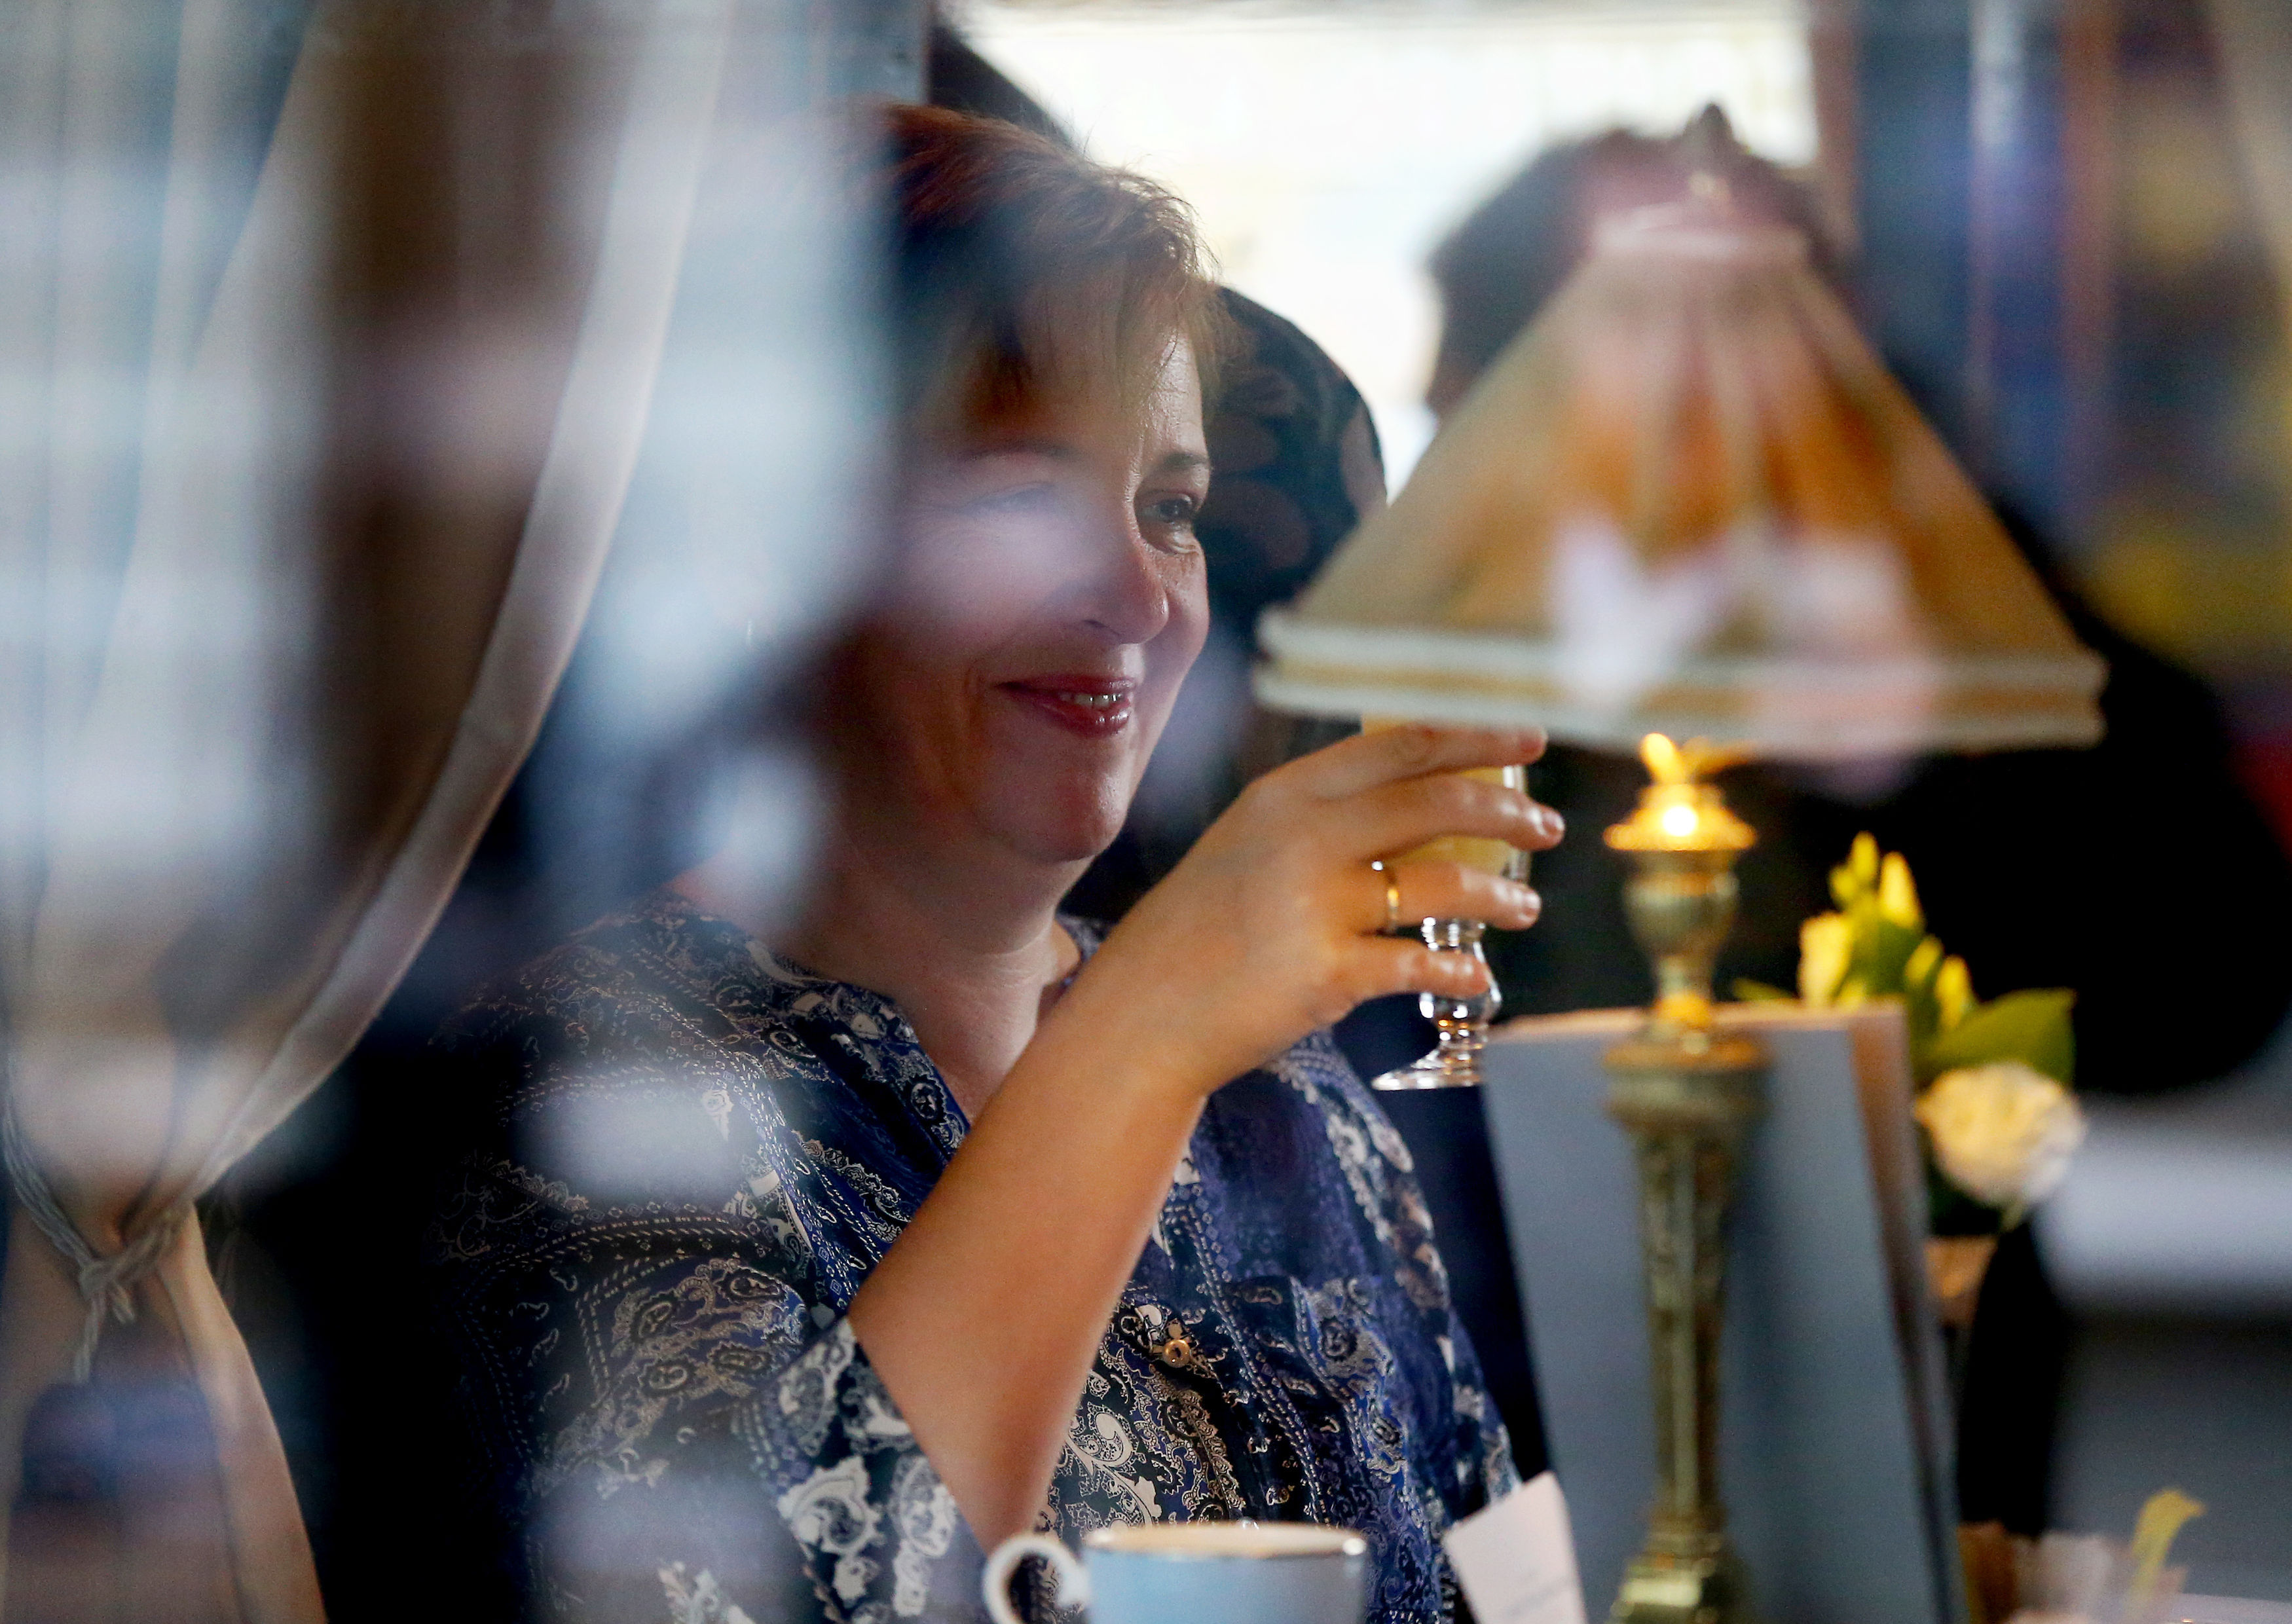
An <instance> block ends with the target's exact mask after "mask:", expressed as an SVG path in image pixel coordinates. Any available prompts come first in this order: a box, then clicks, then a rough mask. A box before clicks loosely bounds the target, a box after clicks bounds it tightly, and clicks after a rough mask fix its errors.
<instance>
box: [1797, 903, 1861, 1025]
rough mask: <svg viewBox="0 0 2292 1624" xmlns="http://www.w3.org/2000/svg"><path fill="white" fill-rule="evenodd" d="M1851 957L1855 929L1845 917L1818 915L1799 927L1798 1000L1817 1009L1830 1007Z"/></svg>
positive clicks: (1842, 915)
mask: <svg viewBox="0 0 2292 1624" xmlns="http://www.w3.org/2000/svg"><path fill="white" fill-rule="evenodd" d="M1853 957H1854V927H1853V926H1852V925H1851V924H1849V923H1848V922H1847V918H1846V916H1845V915H1844V914H1817V915H1816V916H1815V917H1813V918H1812V919H1809V920H1808V921H1807V922H1806V923H1805V924H1804V925H1800V926H1799V927H1798V996H1799V997H1800V998H1804V1000H1805V1001H1806V1002H1807V1003H1809V1004H1811V1005H1813V1006H1815V1007H1817V1008H1821V1007H1822V1006H1826V1005H1828V1004H1829V1003H1830V1001H1831V1000H1832V999H1833V998H1836V996H1837V994H1838V990H1839V984H1840V983H1841V982H1844V981H1845V979H1846V966H1847V965H1848V963H1849V962H1850V961H1851V960H1852V958H1853Z"/></svg>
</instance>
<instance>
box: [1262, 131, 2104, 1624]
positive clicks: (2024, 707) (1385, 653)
mask: <svg viewBox="0 0 2292 1624" xmlns="http://www.w3.org/2000/svg"><path fill="white" fill-rule="evenodd" d="M1260 636H1261V640H1262V641H1263V645H1264V649H1265V651H1266V654H1267V655H1268V657H1269V658H1268V659H1267V662H1266V663H1265V664H1264V665H1263V667H1261V668H1260V671H1259V674H1258V677H1257V691H1258V695H1259V697H1260V699H1262V700H1263V702H1264V703H1266V704H1267V705H1269V706H1271V707H1276V708H1279V709H1285V710H1290V711H1295V712H1302V713H1305V714H1310V715H1328V716H1359V715H1378V716H1392V717H1407V718H1411V719H1417V720H1424V721H1446V722H1457V723H1488V724H1499V725H1515V724H1524V723H1533V724H1537V725H1540V726H1542V727H1543V728H1545V730H1546V731H1548V732H1549V733H1550V734H1551V735H1552V736H1553V737H1554V738H1555V739H1563V740H1568V741H1570V742H1574V743H1578V744H1583V745H1587V746H1592V747H1606V748H1610V749H1618V750H1621V749H1630V748H1633V747H1639V748H1640V749H1641V753H1642V757H1643V759H1644V760H1645V761H1646V763H1647V765H1648V767H1649V769H1650V776H1651V778H1652V780H1653V781H1652V782H1651V783H1650V786H1649V788H1647V789H1646V790H1645V791H1644V792H1643V793H1642V798H1641V803H1640V805H1639V808H1638V810H1637V811H1636V812H1634V815H1633V816H1632V817H1631V818H1629V819H1628V820H1626V821H1625V822H1623V823H1621V824H1619V825H1618V826H1617V827H1615V828H1611V829H1610V830H1608V831H1607V835H1606V838H1607V841H1608V844H1610V846H1612V847H1614V848H1616V849H1617V850H1618V851H1619V852H1623V853H1624V854H1625V856H1626V859H1627V860H1629V862H1630V863H1631V865H1632V875H1631V877H1630V879H1629V881H1628V882H1627V884H1626V910H1627V915H1628V917H1629V919H1630V921H1631V925H1632V929H1633V933H1634V936H1635V938H1636V939H1637V940H1638V941H1639V942H1640V944H1641V946H1642V949H1644V950H1646V951H1647V952H1648V953H1649V955H1650V957H1651V958H1652V959H1653V961H1654V968H1655V972H1656V985H1657V989H1658V992H1657V998H1656V1002H1655V1005H1654V1006H1653V1008H1652V1009H1651V1010H1650V1014H1649V1019H1648V1021H1647V1022H1646V1025H1645V1027H1644V1030H1642V1032H1641V1033H1640V1034H1639V1035H1638V1036H1636V1037H1634V1038H1631V1039H1629V1040H1627V1041H1626V1042H1624V1043H1622V1044H1619V1045H1618V1046H1617V1047H1616V1048H1615V1049H1614V1050H1613V1051H1611V1052H1610V1054H1609V1055H1608V1057H1607V1064H1608V1068H1609V1071H1610V1078H1611V1095H1610V1112H1611V1114H1612V1115H1614V1116H1615V1117H1616V1118H1617V1119H1618V1121H1619V1122H1620V1123H1621V1124H1622V1125H1623V1127H1624V1128H1625V1129H1626V1132H1628V1133H1629V1134H1630V1135H1631V1136H1632V1138H1633V1141H1634V1148H1635V1151H1636V1154H1637V1159H1638V1166H1639V1171H1640V1179H1641V1185H1642V1201H1641V1208H1642V1253H1643V1257H1644V1264H1645V1270H1646V1295H1647V1307H1648V1314H1649V1330H1650V1339H1651V1351H1652V1354H1653V1369H1654V1379H1655V1414H1656V1425H1657V1446H1656V1454H1657V1461H1658V1489H1657V1500H1656V1505H1655V1508H1654V1511H1653V1514H1652V1517H1651V1526H1650V1532H1649V1536H1648V1539H1647V1542H1646V1545H1645V1546H1644V1547H1643V1548H1642V1553H1641V1555H1639V1556H1638V1557H1637V1558H1635V1559H1634V1562H1633V1563H1632V1564H1631V1565H1630V1567H1629V1569H1628V1571H1627V1572H1626V1578H1625V1580H1624V1584H1623V1588H1622V1591H1621V1593H1620V1594H1619V1595H1618V1597H1617V1600H1616V1604H1615V1608H1614V1612H1613V1614H1612V1617H1613V1618H1614V1619H1616V1620H1626V1621H1628V1624H1658V1621H1661V1624H1721V1621H1723V1620H1738V1619H1741V1618H1743V1617H1744V1616H1746V1612H1747V1604H1746V1601H1745V1593H1744V1589H1743V1586H1742V1583H1741V1576H1740V1574H1739V1571H1737V1569H1736V1567H1735V1564H1734V1562H1733V1559H1732V1557H1731V1555H1730V1554H1729V1551H1728V1547H1727V1543H1726V1538H1725V1523H1724V1516H1723V1509H1722V1507H1721V1502H1720V1499H1719V1494H1718V1488H1717V1483H1716V1479H1715V1471H1716V1465H1717V1460H1718V1440H1717V1415H1716V1403H1715V1400H1716V1391H1717V1379H1718V1363H1719V1361H1718V1332H1719V1324H1720V1310H1721V1301H1722V1297H1721V1289H1722V1273H1721V1262H1722V1257H1723V1251H1722V1230H1723V1218H1724V1214H1725V1210H1726V1207H1727V1203H1728V1200H1729V1193H1730V1188H1731V1181H1732V1177H1733V1168H1734V1164H1735V1161H1736V1152H1737V1148H1738V1146H1739V1143H1740V1141H1741V1138H1742V1135H1743V1134H1744V1133H1745V1132H1746V1131H1747V1128H1748V1127H1749V1125H1750V1124H1751V1123H1752V1121H1753V1120H1754V1119H1755V1118H1756V1116H1757V1114H1758V1111H1759V1109H1760V1094H1761V1079H1762V1077H1763V1069H1764V1056H1763V1054H1762V1052H1761V1050H1760V1048H1759V1046H1757V1044H1756V1043H1755V1041H1754V1040H1752V1039H1750V1038H1746V1037H1743V1036H1740V1035H1735V1034H1730V1033H1725V1032H1721V1031H1718V1030H1715V1029H1714V1025H1713V1021H1712V998H1711V971H1712V962H1713V958H1714V957H1715V953H1716V951H1717V949H1718V947H1719V944H1720V942H1721V941H1723V938H1724V937H1725V935H1726V933H1727V929H1728V926H1729V924H1730V922H1731V919H1732V917H1733V913H1734V906H1735V896H1736V887H1735V879H1734V874H1733V863H1734V860H1735V858H1736V856H1737V854H1738V853H1739V852H1742V851H1743V850H1745V849H1747V847H1748V846H1750V845H1751V844H1752V843H1753V834H1752V831H1751V830H1750V829H1749V828H1747V826H1745V825H1744V824H1743V823H1742V822H1741V821H1740V820H1739V819H1737V818H1736V817H1734V815H1733V814H1732V813H1731V812H1729V811H1728V810H1727V808H1726V806H1725V804H1724V803H1723V800H1722V798H1721V796H1720V793H1719V790H1718V788H1716V787H1715V785H1713V784H1712V783H1710V782H1709V781H1708V779H1709V776H1710V775H1711V774H1712V773H1713V772H1716V771H1717V770H1718V769H1720V768H1721V767H1723V766H1725V765H1727V764H1731V763H1733V762H1737V761H1741V760H1744V759H1747V758H1748V757H1751V756H1755V755H1756V756H1765V757H1771V758H1784V759H1796V760H1812V761H1824V760H1843V759H1852V758H1865V757H1872V756H1904V755H1913V754H1919V753H1925V752H1930V751H1936V750H1985V749H1996V748H2004V747H2030V746H2046V745H2052V746H2069V745H2086V744H2090V743H2092V742H2093V741H2094V739H2098V738H2099V737H2100V733H2101V721H2100V715H2099V712H2098V709H2097V707H2096V705H2095V696H2096V694H2097V693H2098V691H2099V689H2100V686H2101V682H2102V675H2103V667H2102V663H2101V661H2100V660H2099V659H2097V658H2094V656H2093V655H2092V654H2091V653H2089V652H2087V651H2086V650H2084V649H2083V648H2081V647H2080V646H2079V645H2078V642H2077V641H2076V639H2075V638H2074V637H2073V636H2072V635H2071V634H2070V630H2069V627H2068V626H2067V624H2066V623H2065V622H2064V621H2063V619H2062V616H2061V613H2060V611H2059V610H2057V609H2056V608H2055V607H2054V603H2053V602H2052V601H2051V600H2050V599H2049V598H2047V596H2046V594H2045V592H2044V590H2043V588H2041V587H2040V586H2039V585H2038V581H2037V580H2036V578H2035V577H2034V576H2033V575H2032V574H2031V572H2030V569H2029V568H2028V566H2027V564H2026V563H2025V562H2023V561H2022V557H2021V555H2020V553H2018V552H2016V551H2015V549H2014V545H2013V543H2012V542H2011V541H2010V540H2009V539H2008V538H2007V537H2006V533H2005V531H2004V529H2002V528H2001V527H2000V526H1999V524H1998V523H1997V520H1996V518H1995V517H1994V516H1993V515H1992V514H1991V513H1989V509H1988V507H1987V506H1986V505H1984V504H1983V502H1982V501H1981V497H1979V496H1978V495H1977V494H1976V492H1975V491H1974V489H1973V486H1972V485H1971V483H1970V482H1969V481H1967V480H1966V478H1965V475H1964V474H1963V473H1960V472H1959V470H1958V469H1957V466H1956V465H1955V464H1954V463H1953V462H1952V461H1951V459H1950V456H1949V453H1948V452H1947V451H1946V450H1945V449H1944V448H1943V447H1942V445H1941V441H1940V440H1939V439H1937V438H1936V436H1935V435H1934V433H1933V431H1932V429H1930V428H1929V427H1928V426H1927V425H1926V424H1925V422H1924V421H1923V420H1922V419H1921V418H1920V417H1919V416H1918V414H1917V410H1916V409H1915V408H1913V407H1912V406H1911V405H1910V403H1909V399H1908V398H1907V396H1905V395H1904V393H1903V392H1902V391H1901V387H1900V386H1899V385H1898V384H1896V383H1895V382H1894V381H1893V378H1891V377H1890V376H1888V375H1887V374H1886V372H1885V370H1884V368H1883V367H1881V366H1880V364H1879V363H1878V360H1877V359H1876V356H1875V355H1874V354H1873V353H1872V352H1871V351H1870V349H1869V346H1868V344H1867V343H1865V342H1864V341H1863V339H1862V337H1861V336H1860V334H1859V333H1858V332H1857V331H1856V330H1855V327H1854V325H1853V323H1852V320H1851V319H1849V317H1848V316H1847V314H1846V311H1844V308H1843V307H1842V306H1841V305H1840V303H1839V302H1838V300H1837V299H1836V296H1835V295H1833V294H1832V293H1831V292H1830V290H1829V289H1828V287H1826V286H1825V285H1824V284H1823V283H1822V282H1821V281H1820V279H1818V278H1817V277H1816V276H1815V275H1814V274H1813V272H1812V271H1811V270H1810V268H1809V265H1808V263H1807V253H1806V244H1805V242H1804V238H1801V237H1800V236H1798V235H1797V234H1796V233H1795V232H1792V231H1788V230H1781V229H1779V228H1776V227H1773V226H1771V225H1767V224H1764V223H1762V222H1756V221H1754V220H1751V219H1748V218H1747V217H1746V216H1745V215H1744V214H1742V213H1741V212H1740V211H1739V210H1738V209H1737V207H1736V206H1734V205H1733V203H1732V202H1731V199H1730V198H1729V196H1728V194H1727V191H1726V188H1725V185H1724V182H1722V181H1721V180H1720V179H1719V178H1718V177H1717V176H1715V175H1713V174H1698V175H1696V176H1695V177H1694V178H1693V182H1692V186H1691V196H1689V197H1688V198H1686V199H1684V200H1683V201H1682V202H1680V203H1678V204H1675V205H1666V206H1658V207H1653V208H1647V209H1642V210H1639V211H1635V212H1634V213H1632V214H1627V215H1623V216H1619V217H1617V218H1614V219H1611V220H1610V221H1608V222H1604V223H1603V224H1602V226H1601V227H1600V228H1599V229H1598V230H1597V231H1596V232H1595V234H1594V242H1593V246H1592V250H1591V252H1590V253H1589V254H1588V255H1587V256H1586V260H1585V263H1583V265H1582V266H1581V267H1580V268H1579V269H1578V271H1577V272H1576V273H1575V275H1574V276H1573V278H1572V279H1570V281H1569V282H1568V284H1567V285H1566V286H1565V287H1562V290H1561V291H1560V292H1559V293H1558V294H1557V295H1554V298H1553V300H1552V301H1551V303H1549V304H1548V305H1547V307H1546V308H1545V311H1544V312H1543V314H1542V315H1541V316H1540V317H1539V318H1538V319H1537V321H1536V322H1535V323H1534V324H1533V325H1532V326H1531V327H1529V328H1528V329H1527V330H1526V331H1525V332H1523V333H1522V334H1521V335H1520V336H1519V337H1518V338H1517V339H1515V340H1514V341H1513V343H1512V345H1511V346H1510V347H1509V348H1508V349H1507V350H1506V351H1505V352H1504V354H1503V355H1502V356H1500V357H1499V358H1498V359H1497V361H1496V362H1495V363H1494V365H1493V366H1492V367H1491V368H1489V372H1488V373H1487V375H1486V376H1484V377H1483V378H1482V379H1481V382H1480V384H1478V385H1477V387H1476V389H1475V391H1474V392H1473V395H1472V396H1471V397H1470V398H1469V399H1468V400H1466V401H1465V403H1464V404H1463V405H1462V406H1461V407H1460V408H1458V409H1457V413H1456V414H1455V416H1453V417H1452V418H1451V419H1450V420H1449V423H1448V424H1445V425H1444V426H1443V428H1442V431H1441V434H1440V436H1439V438H1438V439H1436V440H1434V441H1433V445H1432V446H1431V448H1429V449H1428V450H1427V451H1426V453H1425V455H1424V460H1423V462H1422V463H1421V464H1420V465H1418V468H1417V471H1416V475H1415V477H1414V478H1413V479H1411V480H1410V481H1409V483H1408V487H1407V488H1406V489H1404V490H1402V492H1401V493H1400V496H1399V497H1397V498H1396V499H1395V500H1394V502H1393V503H1392V506H1390V507H1389V508H1387V509H1386V510H1385V511H1384V512H1383V513H1380V514H1377V515H1376V516H1375V517H1373V518H1371V519H1369V520H1368V521H1367V522H1366V523H1364V524H1363V525H1362V526H1361V528H1360V529H1359V530H1358V531H1356V532H1355V533H1354V534H1353V536H1352V537H1350V538H1349V539H1348V540H1347V541H1346V543H1345V545H1344V547H1343V548H1341V549H1340V551H1339V552H1338V553H1337V554H1336V556H1335V557H1334V558H1333V559H1331V561H1330V562H1329V565H1328V569H1327V570H1325V571H1324V572H1323V573H1322V574H1321V576H1320V578H1318V579H1316V580H1315V581H1314V582H1313V584H1312V585H1311V586H1310V587H1309V588H1308V589H1307V591H1306V592H1305V593H1304V594H1303V596H1302V597H1301V598H1300V599H1299V600H1298V601H1297V602H1295V604H1294V605H1292V606H1291V607H1289V608H1287V609H1286V610H1274V611H1271V612H1269V613H1268V614H1267V615H1266V616H1265V617H1264V618H1263V621H1262V622H1261V623H1260ZM1675 739H1677V740H1681V741H1683V742H1682V743H1678V744H1675V743H1674V742H1673V740H1675ZM1555 923H1557V924H1559V925H1560V927H1561V928H1563V929H1564V928H1565V925H1564V922H1555ZM1427 937H1428V940H1431V933H1430V932H1428V933H1427Z"/></svg>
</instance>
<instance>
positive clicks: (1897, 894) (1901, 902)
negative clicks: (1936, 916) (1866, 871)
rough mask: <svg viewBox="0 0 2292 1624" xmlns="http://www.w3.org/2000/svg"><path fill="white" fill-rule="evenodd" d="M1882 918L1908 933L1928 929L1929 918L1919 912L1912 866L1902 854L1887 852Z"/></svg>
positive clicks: (1880, 907) (1882, 871)
mask: <svg viewBox="0 0 2292 1624" xmlns="http://www.w3.org/2000/svg"><path fill="white" fill-rule="evenodd" d="M1878 917H1880V918H1882V919H1884V920H1885V921H1886V922H1887V923H1888V924H1890V925H1901V927H1902V928H1903V929H1904V930H1906V931H1922V930H1924V929H1925V927H1926V917H1925V915H1924V914H1922V913H1920V912H1919V911H1918V891H1917V886H1915V885H1911V884H1910V865H1909V863H1907V862H1905V861H1903V860H1902V854H1901V852H1887V853H1886V863H1885V867H1884V868H1883V869H1880V870H1879V871H1878Z"/></svg>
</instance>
